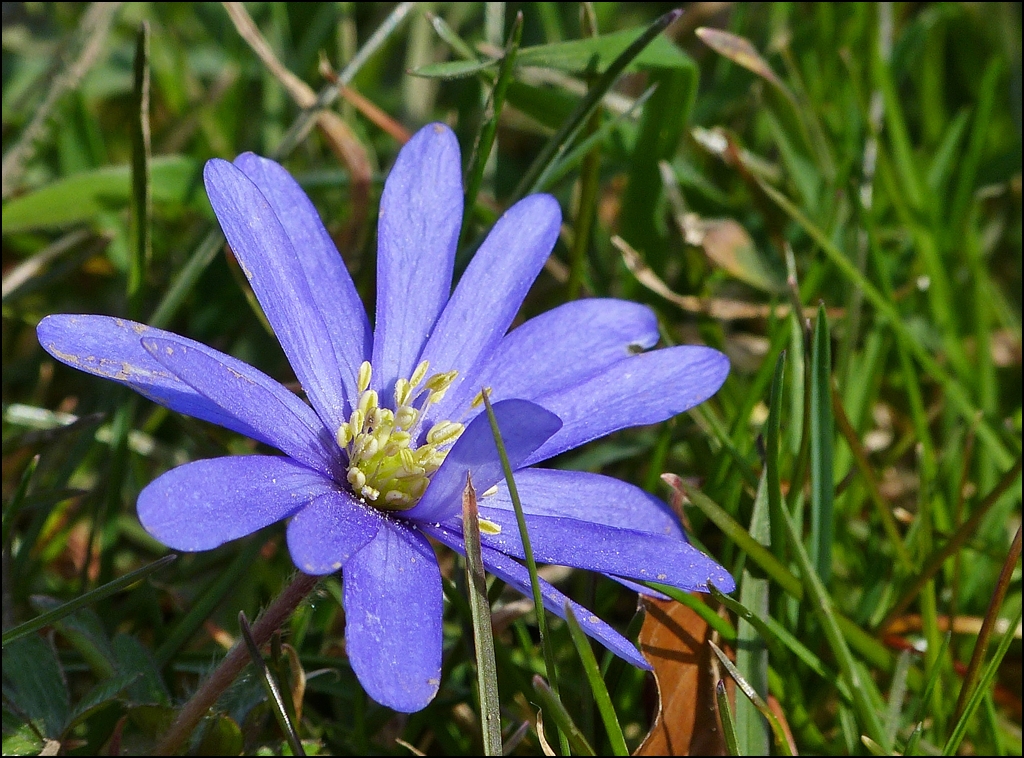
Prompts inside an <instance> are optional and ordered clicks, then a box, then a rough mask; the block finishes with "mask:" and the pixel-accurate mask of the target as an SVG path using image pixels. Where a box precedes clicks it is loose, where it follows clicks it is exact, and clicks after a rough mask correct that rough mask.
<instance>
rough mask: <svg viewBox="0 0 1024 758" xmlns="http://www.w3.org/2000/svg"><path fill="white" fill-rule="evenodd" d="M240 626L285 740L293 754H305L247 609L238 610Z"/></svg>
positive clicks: (250, 656)
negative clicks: (251, 624) (247, 615)
mask: <svg viewBox="0 0 1024 758" xmlns="http://www.w3.org/2000/svg"><path fill="white" fill-rule="evenodd" d="M238 626H239V628H240V629H241V631H242V638H243V639H244V640H245V647H246V649H247V650H248V651H249V658H250V659H251V660H252V665H253V666H254V667H255V668H256V673H257V674H258V675H259V680H260V684H261V685H263V690H264V692H266V693H267V700H268V701H269V702H270V710H272V711H273V712H274V718H275V719H276V720H277V725H278V726H279V727H280V728H281V733H282V734H283V735H284V738H285V740H287V742H288V746H289V747H290V748H291V749H292V755H303V756H304V755H305V754H306V751H305V749H304V748H303V747H302V741H301V740H300V739H299V735H298V734H296V733H295V725H294V724H292V720H291V718H289V716H288V711H287V710H286V709H285V706H284V698H283V697H282V696H281V689H280V687H278V684H277V680H276V679H274V677H273V675H272V674H271V673H270V669H268V668H267V662H266V661H265V660H263V655H262V654H261V653H260V646H259V645H257V644H256V640H255V639H253V636H252V629H251V628H250V627H249V619H247V618H246V617H245V611H239V612H238Z"/></svg>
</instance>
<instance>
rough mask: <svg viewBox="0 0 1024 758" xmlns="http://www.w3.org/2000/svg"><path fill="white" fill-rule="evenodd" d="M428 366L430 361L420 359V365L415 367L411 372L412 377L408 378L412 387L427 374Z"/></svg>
mask: <svg viewBox="0 0 1024 758" xmlns="http://www.w3.org/2000/svg"><path fill="white" fill-rule="evenodd" d="M429 368H430V361H420V365H418V366H417V367H416V370H415V371H413V372H412V377H410V379H409V384H411V385H412V386H413V387H415V386H416V385H418V384H419V383H420V382H422V381H423V377H425V376H426V375H427V369H429Z"/></svg>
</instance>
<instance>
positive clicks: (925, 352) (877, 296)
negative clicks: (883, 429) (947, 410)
mask: <svg viewBox="0 0 1024 758" xmlns="http://www.w3.org/2000/svg"><path fill="white" fill-rule="evenodd" d="M758 185H759V186H760V187H761V189H762V190H764V192H765V194H767V195H768V197H770V198H771V199H772V201H773V202H774V203H775V204H776V205H778V206H779V207H780V208H781V209H782V210H783V211H784V212H785V213H786V215H787V216H789V217H790V218H791V219H793V221H795V222H796V223H797V224H798V225H799V226H800V227H801V228H802V229H803V230H804V231H805V232H807V234H808V235H809V236H810V237H811V238H812V239H813V240H814V241H815V243H817V245H818V246H819V247H820V248H821V249H822V251H823V252H824V253H825V255H826V256H827V257H828V259H829V260H830V261H831V262H832V263H833V264H834V265H835V267H836V268H837V269H839V271H840V272H841V273H842V274H843V275H844V276H845V277H846V278H847V279H848V280H849V281H850V282H851V284H853V285H854V286H856V287H859V288H861V289H862V290H863V291H864V295H865V296H866V297H867V299H868V300H870V301H871V304H872V305H873V306H874V307H875V308H876V309H877V310H878V312H879V314H880V315H881V316H883V317H884V318H885V319H886V320H887V321H888V322H889V324H890V325H891V326H892V328H893V331H894V332H895V333H896V336H897V337H898V338H899V342H900V344H901V345H903V346H904V347H905V348H906V350H907V351H908V352H909V353H911V354H912V355H913V356H914V357H915V358H916V359H917V361H918V362H919V363H920V364H921V366H922V367H923V368H924V369H925V370H926V371H927V372H928V374H929V375H930V376H931V377H932V378H934V380H935V381H936V382H938V383H939V384H940V385H942V388H943V389H944V390H945V392H946V395H947V397H948V399H949V401H950V403H951V405H952V406H953V407H954V408H955V409H956V411H957V413H958V414H959V415H960V416H961V418H963V419H964V420H965V421H966V422H968V423H971V422H972V421H973V419H974V417H975V416H976V415H977V414H978V409H977V408H976V407H975V405H974V403H973V402H972V400H971V398H970V396H969V395H968V393H967V391H966V390H965V389H964V388H963V386H962V385H961V384H960V382H958V381H957V380H956V379H955V378H954V377H953V376H951V375H950V374H949V372H948V371H946V369H944V368H943V367H942V366H941V365H940V364H939V362H938V361H937V360H936V359H935V357H934V356H933V355H932V354H931V353H930V352H929V350H930V348H929V347H927V346H926V345H925V344H923V343H922V342H921V341H920V340H918V339H916V338H915V337H914V336H913V335H912V334H911V333H910V332H909V331H908V329H907V327H906V325H905V324H904V323H903V320H902V318H901V317H900V314H899V312H898V311H897V310H896V306H895V305H894V304H893V301H892V300H890V299H888V298H886V297H885V296H884V295H883V294H882V293H881V292H879V291H878V289H877V288H876V287H875V286H874V285H873V284H872V283H871V282H870V281H868V279H867V278H866V277H865V276H864V274H862V273H861V272H860V271H859V270H858V269H857V267H856V266H855V264H854V263H852V262H851V261H850V260H849V258H847V256H846V255H844V254H843V252H842V251H840V250H839V248H838V247H836V245H835V244H834V243H833V242H832V240H831V239H830V238H829V237H828V235H827V234H825V233H824V232H823V231H822V230H821V229H819V228H818V226H817V225H816V224H814V222H812V221H811V220H810V219H809V218H807V216H805V215H804V213H803V212H802V211H801V210H800V209H799V208H797V207H796V206H795V205H794V204H793V202H792V201H791V200H790V199H789V198H787V197H786V196H785V195H783V194H782V193H781V192H779V190H777V189H775V187H773V186H771V185H770V184H768V183H767V182H765V181H762V180H760V179H758ZM978 438H979V439H981V440H982V441H983V442H984V443H985V445H986V447H987V448H988V450H989V453H990V454H991V455H992V456H993V458H994V459H995V460H996V463H997V464H998V466H999V467H1000V468H1004V467H1006V466H1008V465H1010V462H1011V461H1012V457H1011V455H1010V452H1009V450H1008V449H1007V447H1006V445H1005V444H1004V443H1003V441H1002V439H1000V437H999V433H998V432H997V431H996V430H995V428H994V427H993V426H992V424H991V422H990V421H989V420H988V419H982V421H981V422H980V423H979V424H978Z"/></svg>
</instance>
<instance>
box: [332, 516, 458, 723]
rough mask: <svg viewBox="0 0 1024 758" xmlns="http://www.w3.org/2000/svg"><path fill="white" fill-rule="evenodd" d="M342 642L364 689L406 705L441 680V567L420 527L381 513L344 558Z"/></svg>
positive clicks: (408, 708) (414, 707) (430, 693)
mask: <svg viewBox="0 0 1024 758" xmlns="http://www.w3.org/2000/svg"><path fill="white" fill-rule="evenodd" d="M343 575H344V580H345V581H344V587H345V590H344V591H345V618H346V621H345V648H346V650H347V651H348V657H349V661H350V662H351V663H352V669H353V671H355V672H356V676H357V677H359V682H360V684H362V685H363V688H364V689H365V690H366V693H367V694H368V695H369V696H370V697H372V698H373V699H374V700H376V701H377V702H378V703H381V704H382V705H386V706H387V707H389V708H393V709H394V710H396V711H402V712H404V713H412V712H413V711H418V710H420V709H421V708H424V707H425V706H426V705H427V703H429V702H430V701H431V700H432V699H433V698H434V695H436V694H437V689H438V687H439V686H440V683H441V616H442V614H443V612H444V604H443V598H442V591H441V571H440V569H439V568H438V566H437V559H436V558H435V557H434V551H433V550H432V549H431V547H430V543H429V542H427V540H426V538H425V537H424V536H423V535H422V534H420V533H419V532H417V531H415V530H413V529H410V528H408V527H406V526H404V525H401V524H396V523H395V522H393V521H390V520H387V519H382V520H381V529H380V531H379V532H377V536H376V537H374V539H373V540H372V541H371V542H370V543H369V544H367V545H366V547H364V548H363V549H362V550H360V551H359V552H357V553H356V554H355V555H354V556H353V557H352V558H350V559H349V560H348V562H346V563H345V568H344V572H343Z"/></svg>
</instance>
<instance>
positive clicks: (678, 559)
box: [480, 506, 736, 592]
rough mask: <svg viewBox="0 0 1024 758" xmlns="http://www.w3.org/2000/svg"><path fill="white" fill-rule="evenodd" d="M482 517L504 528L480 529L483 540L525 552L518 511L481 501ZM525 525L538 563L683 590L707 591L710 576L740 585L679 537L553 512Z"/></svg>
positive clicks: (730, 586)
mask: <svg viewBox="0 0 1024 758" xmlns="http://www.w3.org/2000/svg"><path fill="white" fill-rule="evenodd" d="M480 518H482V519H487V520H488V521H490V522H492V523H494V524H497V525H498V526H499V527H500V528H501V532H500V533H498V534H490V533H489V532H488V533H485V534H481V536H480V540H481V542H483V543H484V544H486V545H488V546H489V547H492V548H494V549H495V550H499V551H501V552H502V553H506V554H508V555H512V556H515V557H516V558H523V557H524V553H523V544H522V542H521V541H520V538H519V528H518V525H517V523H516V516H515V513H513V512H511V511H506V510H501V509H498V508H486V507H483V506H481V507H480ZM526 528H527V530H528V532H529V534H530V543H531V545H532V546H533V555H534V558H535V559H536V561H537V562H538V563H556V564H558V565H560V566H572V567H574V568H582V569H587V570H588V571H601V572H604V573H607V574H615V575H617V576H624V577H626V578H628V579H639V580H642V581H651V582H660V583H661V584H668V585H670V586H672V587H679V588H680V589H684V590H697V591H701V592H707V591H708V582H709V581H711V582H714V583H715V586H716V587H718V588H719V589H721V590H722V592H732V591H733V590H734V589H735V588H736V583H735V582H734V581H733V579H732V575H731V574H729V572H728V571H726V570H725V569H724V568H722V567H721V566H719V565H718V564H717V563H715V562H714V561H713V560H711V559H710V558H708V557H707V556H706V555H704V553H702V552H700V551H699V550H698V549H697V548H695V547H693V546H692V545H690V544H689V543H688V542H686V541H685V540H681V539H679V538H678V537H668V536H664V535H661V534H652V533H651V532H641V531H637V530H634V529H626V528H623V527H618V526H608V525H606V524H594V523H591V522H588V521H581V520H579V519H573V518H558V517H554V516H527V517H526Z"/></svg>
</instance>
